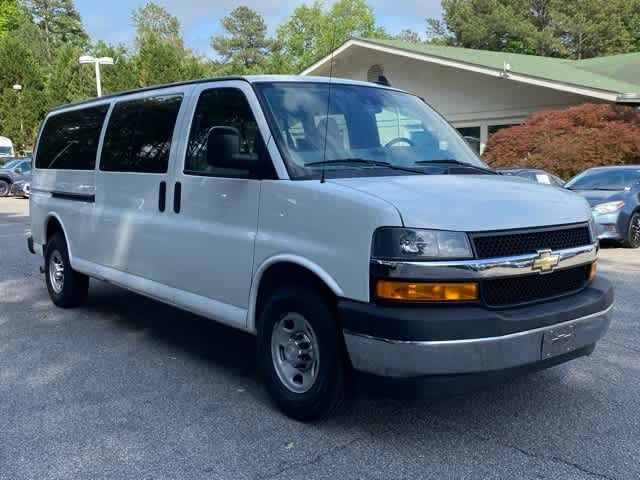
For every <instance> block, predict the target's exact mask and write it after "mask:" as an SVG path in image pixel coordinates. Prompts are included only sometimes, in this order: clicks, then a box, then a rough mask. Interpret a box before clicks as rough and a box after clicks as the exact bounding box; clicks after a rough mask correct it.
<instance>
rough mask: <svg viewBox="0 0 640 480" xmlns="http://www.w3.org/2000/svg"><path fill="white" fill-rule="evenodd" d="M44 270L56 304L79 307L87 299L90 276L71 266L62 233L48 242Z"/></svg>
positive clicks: (51, 295)
mask: <svg viewBox="0 0 640 480" xmlns="http://www.w3.org/2000/svg"><path fill="white" fill-rule="evenodd" d="M44 272H45V280H46V282H47V290H48V291H49V296H50V297H51V300H52V301H53V303H54V304H55V305H56V306H58V307H62V308H71V307H77V306H79V305H81V304H82V303H83V302H84V301H85V300H86V298H87V294H88V292H89V277H87V276H86V275H83V274H82V273H79V272H76V271H75V270H74V269H73V268H71V263H70V262H69V251H68V249H67V242H66V241H65V238H64V236H63V235H62V234H60V233H56V234H55V235H53V237H51V240H49V242H47V246H46V249H45V262H44Z"/></svg>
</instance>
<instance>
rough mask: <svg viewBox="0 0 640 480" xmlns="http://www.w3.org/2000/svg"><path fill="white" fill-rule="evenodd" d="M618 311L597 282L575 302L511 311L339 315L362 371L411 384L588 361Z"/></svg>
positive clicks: (344, 308) (375, 309)
mask: <svg viewBox="0 0 640 480" xmlns="http://www.w3.org/2000/svg"><path fill="white" fill-rule="evenodd" d="M612 304H613V289H612V287H611V285H610V283H609V282H608V281H606V280H604V279H601V278H597V279H595V280H594V281H593V282H592V283H591V284H590V285H589V287H587V288H586V289H584V290H583V291H581V292H579V293H577V294H575V295H571V296H569V297H565V298H561V299H557V300H553V301H550V302H547V303H543V304H538V305H531V306H526V307H520V308H513V309H509V310H500V311H494V310H488V309H484V308H482V307H478V306H468V307H452V308H447V307H414V308H408V307H383V306H377V305H373V304H358V303H356V302H350V301H342V302H340V303H339V305H338V310H339V313H340V316H341V320H342V324H343V327H344V338H345V342H346V346H347V350H348V352H349V356H350V358H351V362H352V365H353V366H354V368H355V369H356V370H358V371H361V372H365V373H369V374H373V375H377V376H383V377H395V378H407V377H422V376H431V375H457V374H468V373H479V372H491V371H501V370H506V369H511V368H516V367H523V366H532V365H535V364H538V363H540V364H543V363H545V362H546V363H550V360H552V359H554V358H558V359H560V358H562V357H563V356H565V357H567V358H570V357H571V355H570V354H571V353H572V352H577V353H579V352H587V353H588V352H589V351H590V349H589V347H591V346H593V345H594V344H595V343H596V342H597V341H598V340H599V339H600V338H602V337H603V336H604V334H605V333H606V331H607V329H608V327H609V323H610V319H609V316H608V314H609V312H610V310H611V308H612ZM584 354H586V353H584ZM571 358H572V357H571Z"/></svg>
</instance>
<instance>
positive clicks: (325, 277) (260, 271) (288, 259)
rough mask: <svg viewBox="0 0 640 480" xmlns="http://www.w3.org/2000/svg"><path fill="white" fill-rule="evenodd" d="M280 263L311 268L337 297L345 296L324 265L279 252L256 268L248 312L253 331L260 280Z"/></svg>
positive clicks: (249, 325) (250, 329)
mask: <svg viewBox="0 0 640 480" xmlns="http://www.w3.org/2000/svg"><path fill="white" fill-rule="evenodd" d="M278 263H293V264H295V265H298V266H300V267H302V268H305V269H307V270H309V271H310V272H311V273H313V274H314V275H316V276H317V277H318V278H319V279H320V280H322V281H323V282H324V284H325V285H326V286H327V287H328V288H329V289H330V290H331V291H332V292H333V293H334V295H336V297H342V296H344V292H343V291H342V288H340V285H339V284H338V282H336V280H335V279H334V278H333V277H332V276H331V275H329V273H327V272H326V271H325V270H324V269H323V268H322V267H320V266H319V265H317V264H316V263H314V262H312V261H311V260H309V259H307V258H304V257H302V256H299V255H292V254H279V255H274V256H272V257H269V258H267V259H266V260H265V261H263V262H262V263H261V264H260V266H259V267H258V268H257V269H256V271H255V273H254V275H253V280H252V282H251V291H250V294H249V310H248V312H247V329H248V330H249V331H251V332H255V331H256V328H255V325H256V305H257V302H258V291H259V289H260V282H261V280H262V276H263V275H264V272H266V271H267V269H268V268H269V267H271V266H273V265H275V264H278Z"/></svg>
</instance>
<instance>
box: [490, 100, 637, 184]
mask: <svg viewBox="0 0 640 480" xmlns="http://www.w3.org/2000/svg"><path fill="white" fill-rule="evenodd" d="M483 157H484V159H485V161H486V162H487V163H488V164H489V165H491V166H492V167H494V168H510V167H512V168H541V169H543V170H546V171H548V172H551V173H555V174H556V175H559V176H560V177H563V178H570V177H572V176H573V175H575V174H577V173H579V172H582V171H583V170H586V169H587V168H591V167H597V166H602V165H625V164H631V163H640V112H639V111H638V110H636V109H635V108H632V107H626V106H620V105H611V104H589V103H587V104H584V105H580V106H577V107H572V108H567V109H565V110H550V111H545V112H540V113H535V114H533V115H531V116H529V117H528V118H527V119H526V120H525V122H524V123H523V124H522V125H517V126H515V127H511V128H505V129H503V130H500V131H498V132H496V133H495V134H494V135H493V136H492V137H491V138H490V139H489V142H488V143H487V146H486V148H485V151H484V153H483Z"/></svg>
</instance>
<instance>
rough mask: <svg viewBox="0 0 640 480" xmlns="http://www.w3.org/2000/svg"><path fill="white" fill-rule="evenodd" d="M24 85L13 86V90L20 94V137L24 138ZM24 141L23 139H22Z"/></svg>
mask: <svg viewBox="0 0 640 480" xmlns="http://www.w3.org/2000/svg"><path fill="white" fill-rule="evenodd" d="M22 88H23V87H22V85H20V84H19V83H16V84H15V85H14V86H13V90H14V91H15V92H16V93H17V94H18V111H19V112H20V113H19V115H20V136H21V137H23V136H24V125H23V121H22ZM21 140H22V138H21Z"/></svg>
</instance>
